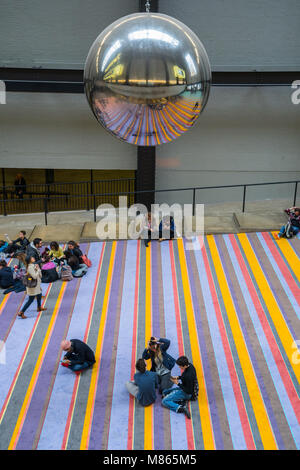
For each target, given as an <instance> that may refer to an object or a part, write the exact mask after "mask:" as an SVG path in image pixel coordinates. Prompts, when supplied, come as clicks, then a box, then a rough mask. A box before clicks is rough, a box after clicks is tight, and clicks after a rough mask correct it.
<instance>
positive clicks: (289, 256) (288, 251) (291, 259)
mask: <svg viewBox="0 0 300 470" xmlns="http://www.w3.org/2000/svg"><path fill="white" fill-rule="evenodd" d="M275 233H277V232H273V236H274V240H275V242H276V243H277V245H278V247H279V249H280V250H281V252H282V254H283V256H284V257H285V259H286V260H287V262H288V264H289V266H290V269H291V270H292V271H293V272H294V274H295V276H296V278H297V279H298V281H299V282H300V259H299V258H298V256H297V255H296V253H295V252H294V250H293V248H292V247H291V245H290V242H289V241H288V240H287V239H286V238H280V240H276V238H275Z"/></svg>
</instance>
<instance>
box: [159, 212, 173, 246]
mask: <svg viewBox="0 0 300 470" xmlns="http://www.w3.org/2000/svg"><path fill="white" fill-rule="evenodd" d="M174 236H175V224H174V218H173V217H172V216H170V217H169V216H165V217H163V219H162V220H161V222H160V224H159V241H160V242H162V241H164V240H172V239H173V238H174ZM164 237H166V238H164Z"/></svg>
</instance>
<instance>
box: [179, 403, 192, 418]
mask: <svg viewBox="0 0 300 470" xmlns="http://www.w3.org/2000/svg"><path fill="white" fill-rule="evenodd" d="M177 413H184V414H185V416H186V417H187V418H188V419H191V414H190V412H189V410H188V408H187V407H186V406H181V405H180V407H179V408H178V410H177Z"/></svg>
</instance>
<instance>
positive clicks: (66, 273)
mask: <svg viewBox="0 0 300 470" xmlns="http://www.w3.org/2000/svg"><path fill="white" fill-rule="evenodd" d="M60 277H61V280H62V281H72V279H73V274H72V269H71V266H69V265H68V264H65V265H64V266H62V267H61V276H60Z"/></svg>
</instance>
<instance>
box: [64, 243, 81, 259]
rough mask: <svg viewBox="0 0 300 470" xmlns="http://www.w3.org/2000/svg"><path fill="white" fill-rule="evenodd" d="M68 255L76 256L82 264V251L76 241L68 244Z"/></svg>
mask: <svg viewBox="0 0 300 470" xmlns="http://www.w3.org/2000/svg"><path fill="white" fill-rule="evenodd" d="M66 251H67V252H68V253H71V255H75V256H77V258H78V259H79V263H82V258H81V257H82V251H81V249H80V248H79V245H78V243H76V242H74V240H70V241H69V242H68V248H67V250H66ZM66 251H65V252H64V254H66Z"/></svg>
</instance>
